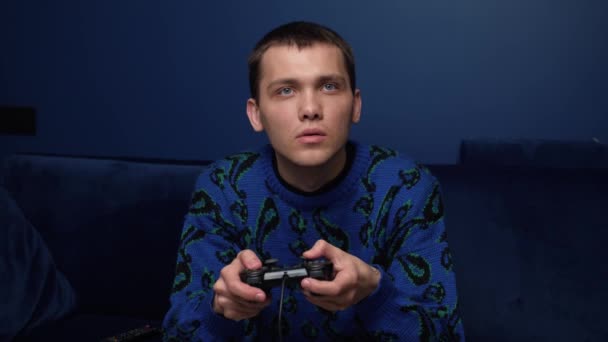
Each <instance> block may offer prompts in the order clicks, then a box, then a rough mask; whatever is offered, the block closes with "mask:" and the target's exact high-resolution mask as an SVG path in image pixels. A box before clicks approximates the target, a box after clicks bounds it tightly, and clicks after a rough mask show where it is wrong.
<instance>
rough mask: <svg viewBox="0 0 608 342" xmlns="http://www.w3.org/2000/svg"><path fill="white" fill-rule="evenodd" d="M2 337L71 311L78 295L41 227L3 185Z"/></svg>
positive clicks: (0, 203)
mask: <svg viewBox="0 0 608 342" xmlns="http://www.w3.org/2000/svg"><path fill="white" fill-rule="evenodd" d="M0 275H1V277H2V281H0V299H1V300H0V341H5V340H7V341H8V340H10V339H11V338H13V337H14V336H16V335H17V334H19V333H22V334H25V333H27V332H28V331H31V330H33V329H35V328H37V327H39V326H41V325H44V324H46V323H48V322H50V321H53V320H57V319H59V318H61V317H63V316H64V315H66V314H67V313H69V312H70V311H71V310H72V309H73V307H74V306H75V301H76V297H75V294H74V291H73V290H72V287H71V286H70V283H69V282H68V280H67V279H66V278H65V277H64V275H63V274H62V273H61V272H60V271H59V270H58V269H57V268H56V267H55V263H54V261H53V257H52V256H51V254H50V253H49V250H48V248H47V247H46V244H45V242H44V240H43V239H42V237H41V236H40V235H39V234H38V232H37V230H36V229H35V228H34V226H32V224H30V222H29V221H28V220H27V218H26V217H25V216H24V215H23V213H22V212H21V210H20V209H19V207H18V205H17V204H16V203H15V201H14V200H13V199H12V198H11V196H10V194H9V193H8V192H7V191H6V190H5V189H4V188H2V187H0Z"/></svg>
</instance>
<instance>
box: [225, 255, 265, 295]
mask: <svg viewBox="0 0 608 342" xmlns="http://www.w3.org/2000/svg"><path fill="white" fill-rule="evenodd" d="M239 264H240V262H233V263H232V264H230V265H228V266H226V267H224V268H223V269H222V270H221V271H220V279H219V280H218V281H217V282H216V285H217V286H214V290H215V291H222V290H223V291H225V292H224V293H223V294H226V295H228V296H229V297H239V298H241V299H242V300H244V301H246V302H247V301H248V302H258V303H262V302H264V301H265V300H266V297H267V296H266V294H265V293H264V291H262V290H261V289H259V288H257V287H253V286H249V285H248V284H245V283H243V281H242V280H241V276H240V272H241V271H242V269H241V267H240V266H239ZM220 281H221V282H220ZM218 282H220V284H217V283H218Z"/></svg>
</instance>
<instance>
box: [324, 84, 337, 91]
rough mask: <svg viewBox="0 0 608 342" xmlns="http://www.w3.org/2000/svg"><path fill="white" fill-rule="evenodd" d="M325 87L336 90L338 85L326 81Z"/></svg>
mask: <svg viewBox="0 0 608 342" xmlns="http://www.w3.org/2000/svg"><path fill="white" fill-rule="evenodd" d="M323 89H325V90H329V91H332V90H336V85H335V84H333V83H325V84H324V85H323Z"/></svg>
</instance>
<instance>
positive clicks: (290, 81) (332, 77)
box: [266, 74, 346, 89]
mask: <svg viewBox="0 0 608 342" xmlns="http://www.w3.org/2000/svg"><path fill="white" fill-rule="evenodd" d="M326 81H335V82H339V83H346V79H345V78H344V76H342V75H340V74H329V75H321V76H319V77H317V79H316V82H317V83H321V82H326ZM299 83H300V81H298V80H297V79H295V78H280V79H278V80H274V81H272V82H270V83H268V86H267V87H266V89H271V88H273V87H275V86H277V85H279V84H299Z"/></svg>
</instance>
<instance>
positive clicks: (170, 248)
mask: <svg viewBox="0 0 608 342" xmlns="http://www.w3.org/2000/svg"><path fill="white" fill-rule="evenodd" d="M202 168H203V166H202V165H190V164H184V165H180V164H178V163H175V164H166V163H160V162H153V161H150V162H148V161H145V162H139V161H137V162H136V161H127V160H119V159H97V158H84V157H82V158H80V157H79V158H76V157H65V156H41V155H14V156H10V157H8V158H7V159H6V161H5V165H4V170H3V174H4V178H5V179H4V181H5V184H6V187H7V188H8V189H9V190H10V191H11V192H12V193H13V195H14V198H15V199H16V200H17V201H18V202H19V203H20V204H21V207H22V210H23V212H24V213H25V214H26V215H27V217H28V218H29V219H30V220H31V222H32V223H33V224H34V225H36V226H37V227H38V229H39V231H40V233H41V235H42V236H43V237H44V238H45V240H46V241H47V244H48V246H49V249H50V250H51V251H52V252H53V256H54V257H55V260H56V262H57V264H58V265H60V266H61V269H62V271H63V272H64V273H65V275H66V277H67V278H68V279H69V280H70V282H71V283H72V285H73V287H74V289H75V291H76V293H77V294H78V299H79V301H78V302H79V305H78V308H77V311H78V313H92V314H106V315H112V314H118V315H124V316H129V315H130V316H133V317H143V318H150V319H161V318H162V317H163V316H164V314H165V312H166V311H167V309H168V305H169V295H170V290H171V285H172V283H173V277H174V275H175V262H176V257H177V247H178V243H179V235H180V232H181V228H182V225H183V219H184V215H185V214H186V212H187V210H188V205H189V201H190V197H191V193H192V189H193V187H194V182H195V180H196V177H197V176H198V174H199V173H200V171H201V169H202Z"/></svg>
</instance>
